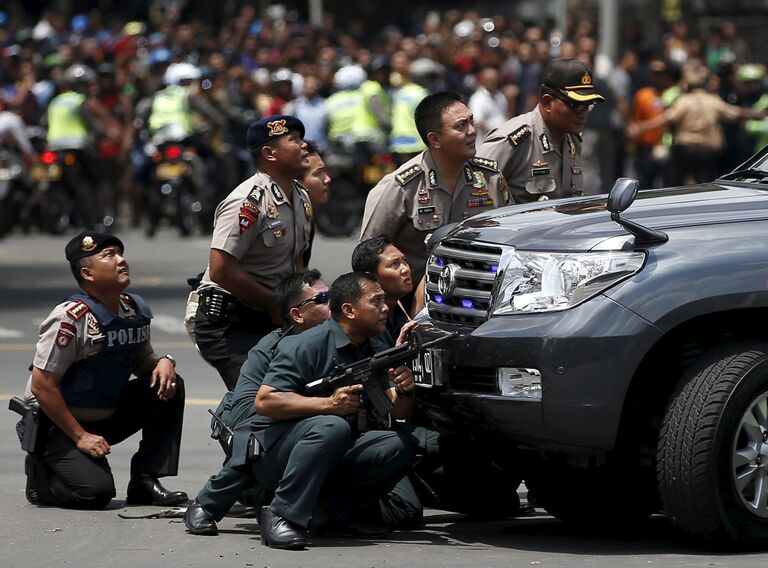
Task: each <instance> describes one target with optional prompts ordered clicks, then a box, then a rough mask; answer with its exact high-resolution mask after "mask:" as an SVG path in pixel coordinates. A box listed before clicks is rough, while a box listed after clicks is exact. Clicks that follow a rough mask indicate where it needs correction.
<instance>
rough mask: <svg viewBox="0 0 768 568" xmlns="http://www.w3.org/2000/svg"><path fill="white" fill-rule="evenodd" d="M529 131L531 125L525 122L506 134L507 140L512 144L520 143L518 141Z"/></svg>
mask: <svg viewBox="0 0 768 568" xmlns="http://www.w3.org/2000/svg"><path fill="white" fill-rule="evenodd" d="M530 133H531V127H530V126H528V125H527V124H524V125H523V126H521V127H520V128H518V129H517V130H515V131H514V132H513V133H512V134H510V135H509V136H508V138H509V141H510V142H511V143H512V145H513V146H517V145H518V144H520V141H521V140H522V139H523V138H525V137H526V136H528V135H529V134H530Z"/></svg>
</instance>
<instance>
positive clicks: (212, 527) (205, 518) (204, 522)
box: [184, 499, 219, 535]
mask: <svg viewBox="0 0 768 568" xmlns="http://www.w3.org/2000/svg"><path fill="white" fill-rule="evenodd" d="M184 524H185V525H186V527H187V530H188V531H189V532H191V533H192V534H206V535H217V534H219V528H218V527H217V526H216V521H214V520H213V517H211V516H210V515H209V514H208V513H206V512H205V509H203V507H202V506H201V505H200V503H198V502H197V499H195V500H194V501H192V503H191V504H190V506H189V507H187V510H186V512H185V513H184Z"/></svg>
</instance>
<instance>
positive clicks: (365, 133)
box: [325, 65, 385, 148]
mask: <svg viewBox="0 0 768 568" xmlns="http://www.w3.org/2000/svg"><path fill="white" fill-rule="evenodd" d="M365 80H366V74H365V71H364V70H363V68H362V67H361V66H359V65H346V66H344V67H342V68H341V69H339V70H338V71H336V73H335V74H334V76H333V86H334V87H335V88H336V89H337V91H336V92H335V93H334V94H332V95H331V96H330V97H328V98H327V99H326V100H325V109H326V113H327V116H328V141H329V142H330V143H331V144H337V145H340V146H342V147H345V148H351V147H353V146H355V145H356V144H358V143H361V142H362V143H369V144H376V143H379V144H381V143H383V142H384V139H385V138H384V137H385V134H384V131H383V130H382V129H381V127H380V126H379V124H378V121H377V120H376V117H375V116H374V115H373V113H371V112H369V110H368V108H367V107H366V91H365V90H364V89H363V88H362V85H363V82H364V81H365Z"/></svg>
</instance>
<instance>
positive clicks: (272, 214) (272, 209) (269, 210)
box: [267, 203, 280, 219]
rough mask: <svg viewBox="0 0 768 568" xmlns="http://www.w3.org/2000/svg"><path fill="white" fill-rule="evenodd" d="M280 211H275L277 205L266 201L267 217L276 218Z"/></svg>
mask: <svg viewBox="0 0 768 568" xmlns="http://www.w3.org/2000/svg"><path fill="white" fill-rule="evenodd" d="M279 216H280V213H278V212H277V207H275V204H274V203H267V217H268V218H270V219H277V218H278V217H279Z"/></svg>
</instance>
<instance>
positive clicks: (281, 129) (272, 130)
mask: <svg viewBox="0 0 768 568" xmlns="http://www.w3.org/2000/svg"><path fill="white" fill-rule="evenodd" d="M267 128H269V136H281V135H283V134H285V133H286V132H288V127H287V126H286V125H285V119H284V118H283V119H280V120H273V121H272V122H268V123H267Z"/></svg>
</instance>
